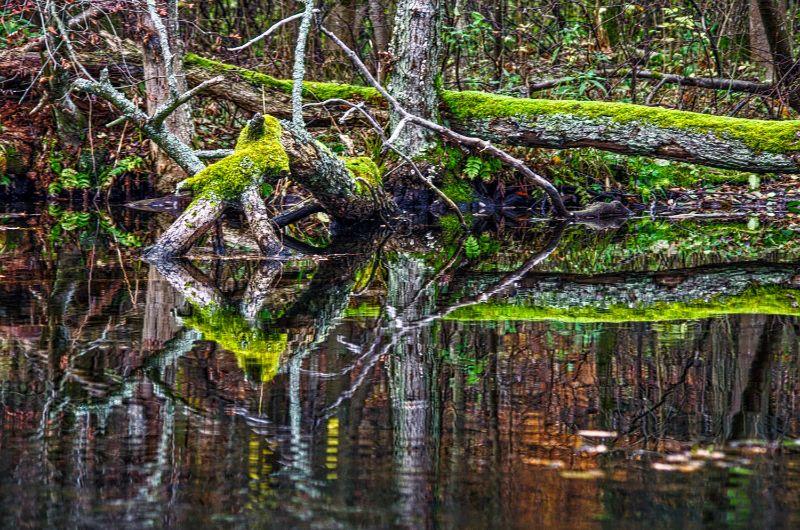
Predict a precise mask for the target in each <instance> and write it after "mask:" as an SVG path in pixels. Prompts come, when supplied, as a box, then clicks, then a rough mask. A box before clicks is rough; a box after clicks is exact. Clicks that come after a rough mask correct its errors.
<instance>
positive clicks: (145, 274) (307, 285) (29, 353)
mask: <svg viewBox="0 0 800 530" xmlns="http://www.w3.org/2000/svg"><path fill="white" fill-rule="evenodd" d="M23 212H24V210H23ZM76 215H77V214H76ZM87 215H88V214H87ZM103 215H106V216H107V217H103ZM0 218H2V219H3V221H2V222H0V525H2V526H3V527H75V528H95V527H97V528H107V527H136V528H138V527H146V526H156V527H161V526H189V525H192V526H194V527H196V528H201V527H211V526H218V527H248V526H257V527H284V528H288V527H305V526H313V527H318V528H353V527H364V528H383V527H409V528H434V527H436V528H485V527H494V528H536V527H550V528H594V527H609V528H620V527H623V528H624V527H631V528H633V527H636V528H641V527H645V528H647V527H650V528H667V527H669V528H698V527H724V526H731V527H747V528H777V527H787V528H789V527H794V528H797V527H798V525H800V495H799V494H800V445H798V443H797V442H796V440H797V439H798V438H800V425H799V424H798V419H799V418H798V414H800V348H799V347H798V346H799V345H800V343H799V342H798V334H800V327H798V326H799V325H800V320H799V319H798V316H799V315H800V303H798V302H800V290H797V289H798V283H800V282H798V276H797V274H798V272H800V267H798V266H797V265H795V263H796V260H797V257H798V252H797V249H796V248H795V246H794V245H795V244H796V243H795V241H797V237H796V235H797V234H796V233H795V232H794V231H793V229H792V228H791V227H789V228H787V227H781V226H771V225H770V226H758V225H757V224H756V223H753V222H750V224H749V225H748V224H747V223H745V222H743V223H735V224H732V225H719V224H714V225H709V224H704V225H700V224H698V223H679V224H674V223H664V224H660V223H652V222H646V221H634V222H633V223H631V224H629V225H627V226H626V227H623V228H621V229H619V230H606V231H602V232H595V231H592V230H590V229H588V228H582V227H570V228H567V229H565V230H562V228H560V227H545V226H539V227H533V228H529V229H524V230H514V231H508V230H506V231H500V232H492V233H491V234H490V235H489V234H487V235H486V236H483V237H477V238H473V239H472V240H470V241H467V242H466V243H464V244H459V242H457V241H455V240H448V239H447V238H446V237H444V239H443V236H440V235H433V234H417V235H413V236H403V237H396V238H389V239H388V240H387V239H386V238H384V237H383V235H380V236H379V237H377V238H375V240H376V241H377V243H375V244H372V245H366V248H368V249H369V251H366V250H364V248H363V247H362V248H360V249H359V251H358V252H355V251H354V252H348V253H345V254H340V255H335V256H328V257H327V258H326V259H321V260H312V259H309V258H301V257H295V258H292V259H288V260H284V261H281V262H258V261H252V260H251V261H241V260H222V261H217V262H212V261H195V262H194V263H193V264H192V263H180V264H172V265H169V266H164V267H160V268H156V267H154V266H149V265H147V264H145V263H142V262H140V261H138V260H137V259H136V257H135V256H136V255H137V253H138V250H136V248H135V245H136V244H137V240H136V237H141V239H142V240H143V241H144V240H145V239H146V238H145V236H144V234H146V233H148V231H150V230H151V229H152V228H153V223H154V222H155V221H156V220H155V219H141V218H136V217H132V216H131V215H130V214H129V213H125V214H123V215H122V216H117V215H114V216H112V215H110V214H105V213H104V214H102V215H100V214H98V213H92V214H91V215H89V216H88V217H85V216H84V217H75V216H73V217H69V216H68V215H67V216H66V217H65V214H64V212H63V211H59V210H55V211H54V210H52V209H51V211H50V212H44V211H34V212H32V213H31V212H29V213H28V214H24V213H20V212H19V211H18V212H17V213H15V214H14V215H11V216H8V215H7V216H5V217H2V216H0ZM112 219H113V221H112ZM109 223H111V224H109ZM134 233H135V234H134ZM126 245H127V246H126ZM130 245H133V246H130ZM476 245H477V247H476ZM467 254H469V257H470V258H471V259H466V258H467Z"/></svg>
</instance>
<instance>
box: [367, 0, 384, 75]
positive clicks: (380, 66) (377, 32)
mask: <svg viewBox="0 0 800 530" xmlns="http://www.w3.org/2000/svg"><path fill="white" fill-rule="evenodd" d="M385 11H386V8H385V7H384V5H383V2H382V1H381V0H369V21H370V24H372V48H373V50H372V51H373V54H374V56H375V58H374V59H375V74H376V75H375V77H377V78H378V81H380V82H381V83H383V82H384V80H385V78H386V60H385V57H386V53H387V52H388V51H389V28H388V27H387V25H386V13H385Z"/></svg>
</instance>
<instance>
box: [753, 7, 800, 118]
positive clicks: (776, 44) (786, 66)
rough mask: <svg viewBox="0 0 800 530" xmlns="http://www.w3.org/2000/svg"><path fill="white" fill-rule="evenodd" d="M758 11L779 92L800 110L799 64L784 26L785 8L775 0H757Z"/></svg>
mask: <svg viewBox="0 0 800 530" xmlns="http://www.w3.org/2000/svg"><path fill="white" fill-rule="evenodd" d="M757 3H758V6H757V7H758V13H759V15H760V17H761V25H762V28H763V30H764V36H765V37H766V41H767V44H768V45H769V52H770V55H771V56H772V65H773V68H774V76H775V78H776V84H777V85H779V86H780V87H781V94H782V96H784V98H785V100H786V103H787V104H788V105H789V106H790V107H791V108H792V109H794V110H795V111H797V112H800V86H798V85H800V65H798V64H797V63H796V62H795V60H794V58H793V56H792V37H791V35H790V34H789V31H788V30H787V28H786V14H785V12H783V13H782V11H785V8H782V7H781V5H782V4H783V3H782V2H779V1H777V0H757Z"/></svg>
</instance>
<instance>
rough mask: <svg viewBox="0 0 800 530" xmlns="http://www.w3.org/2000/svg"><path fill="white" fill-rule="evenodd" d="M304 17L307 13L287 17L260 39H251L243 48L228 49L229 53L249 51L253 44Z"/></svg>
mask: <svg viewBox="0 0 800 530" xmlns="http://www.w3.org/2000/svg"><path fill="white" fill-rule="evenodd" d="M304 16H305V12H303V13H297V14H295V15H292V16H290V17H286V18H284V19H283V20H279V21H278V22H276V23H275V24H273V25H272V26H270V27H269V29H268V30H267V31H265V32H264V33H262V34H261V35H259V36H258V37H254V38H252V39H250V40H249V41H247V42H245V43H244V44H242V45H241V46H236V47H235V48H228V51H229V52H239V51H242V50H244V49H247V48H249V47H250V46H252V45H253V44H255V43H257V42H259V41H261V40H263V39H266V38H267V37H269V36H270V35H272V34H273V33H274V32H275V31H277V30H278V29H279V28H280V27H282V26H284V25H285V24H288V23H289V22H293V21H295V20H297V19H298V18H303V17H304Z"/></svg>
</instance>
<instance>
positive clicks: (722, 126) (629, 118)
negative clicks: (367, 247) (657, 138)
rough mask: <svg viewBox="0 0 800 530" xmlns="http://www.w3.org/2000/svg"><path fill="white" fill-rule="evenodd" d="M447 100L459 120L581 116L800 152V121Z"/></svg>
mask: <svg viewBox="0 0 800 530" xmlns="http://www.w3.org/2000/svg"><path fill="white" fill-rule="evenodd" d="M442 100H443V102H444V104H445V106H446V108H447V109H448V110H449V115H450V116H452V117H454V118H456V119H458V120H490V119H495V118H515V117H518V118H530V119H536V118H540V117H552V116H561V115H563V116H571V117H575V116H578V117H585V118H589V119H608V120H610V121H612V122H615V123H619V124H629V123H641V124H642V125H652V126H656V127H660V128H664V129H675V130H681V131H691V132H695V133H700V134H705V133H707V134H713V135H715V136H718V137H720V138H726V139H730V140H739V141H741V142H742V143H743V144H745V145H746V146H748V147H749V148H751V149H752V150H753V151H755V152H758V153H762V152H766V153H775V154H780V153H786V152H789V151H797V150H799V149H800V120H787V121H768V120H749V119H743V118H730V117H725V116H712V115H708V114H700V113H697V112H686V111H679V110H670V109H664V108H659V107H646V106H643V105H634V104H631V103H616V102H604V101H574V100H549V99H524V98H514V97H509V96H500V95H496V94H487V93H485V92H472V91H464V92H457V91H444V92H442Z"/></svg>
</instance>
